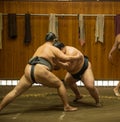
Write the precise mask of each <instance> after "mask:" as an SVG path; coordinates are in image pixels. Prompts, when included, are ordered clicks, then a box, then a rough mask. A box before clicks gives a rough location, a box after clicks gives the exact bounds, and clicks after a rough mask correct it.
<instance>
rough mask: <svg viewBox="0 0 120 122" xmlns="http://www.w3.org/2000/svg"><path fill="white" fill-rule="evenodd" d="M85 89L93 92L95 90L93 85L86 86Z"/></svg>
mask: <svg viewBox="0 0 120 122" xmlns="http://www.w3.org/2000/svg"><path fill="white" fill-rule="evenodd" d="M86 88H87V89H88V90H89V91H94V90H95V87H94V85H86Z"/></svg>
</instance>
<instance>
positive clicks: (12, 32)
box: [8, 13, 17, 39]
mask: <svg viewBox="0 0 120 122" xmlns="http://www.w3.org/2000/svg"><path fill="white" fill-rule="evenodd" d="M8 36H9V37H10V38H12V39H15V38H16V37H17V20H16V14H14V13H10V14H8Z"/></svg>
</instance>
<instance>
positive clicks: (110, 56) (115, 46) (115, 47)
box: [108, 38, 118, 61]
mask: <svg viewBox="0 0 120 122" xmlns="http://www.w3.org/2000/svg"><path fill="white" fill-rule="evenodd" d="M117 45H118V40H117V38H116V40H115V42H114V44H113V46H112V48H111V50H110V52H109V57H108V58H109V60H110V61H111V60H112V53H113V52H114V51H115V50H116V49H117Z"/></svg>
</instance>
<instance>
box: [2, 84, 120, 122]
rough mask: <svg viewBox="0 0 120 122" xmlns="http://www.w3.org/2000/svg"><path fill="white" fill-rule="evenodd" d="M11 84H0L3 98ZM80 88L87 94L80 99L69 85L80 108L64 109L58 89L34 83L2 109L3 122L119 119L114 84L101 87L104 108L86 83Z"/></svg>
mask: <svg viewBox="0 0 120 122" xmlns="http://www.w3.org/2000/svg"><path fill="white" fill-rule="evenodd" d="M12 88H13V87H10V86H9V87H7V86H0V101H1V100H2V97H3V96H4V95H5V94H6V93H8V92H9V91H10V90H11V89H12ZM79 89H80V92H81V93H82V94H83V96H84V97H83V98H82V99H81V100H80V101H79V102H77V103H73V102H72V100H73V99H74V94H73V93H72V92H71V90H70V89H67V93H68V98H69V103H70V104H71V105H73V106H77V107H78V108H79V109H78V111H75V112H64V111H63V105H62V102H61V100H60V98H59V97H58V95H57V92H56V89H53V88H47V87H41V86H33V87H32V88H30V89H29V90H28V91H27V92H25V93H24V94H22V95H21V96H19V97H18V98H17V99H16V100H14V101H13V102H12V103H11V104H9V105H8V106H7V107H6V108H5V109H3V110H2V111H1V112H0V122H102V121H104V122H120V97H116V96H114V94H113V87H98V90H99V92H100V101H101V103H102V104H103V107H101V108H97V107H95V102H94V100H93V98H92V97H91V96H90V95H89V93H88V91H87V90H86V89H85V88H84V87H79Z"/></svg>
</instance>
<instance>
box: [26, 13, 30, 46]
mask: <svg viewBox="0 0 120 122" xmlns="http://www.w3.org/2000/svg"><path fill="white" fill-rule="evenodd" d="M30 42H31V27H30V14H25V37H24V43H25V44H28V43H30Z"/></svg>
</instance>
